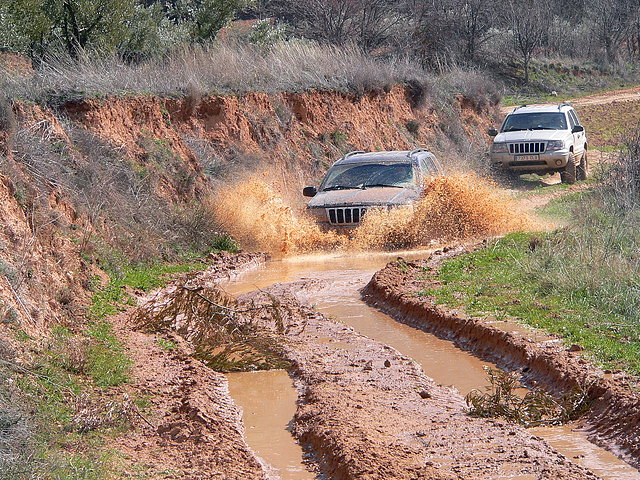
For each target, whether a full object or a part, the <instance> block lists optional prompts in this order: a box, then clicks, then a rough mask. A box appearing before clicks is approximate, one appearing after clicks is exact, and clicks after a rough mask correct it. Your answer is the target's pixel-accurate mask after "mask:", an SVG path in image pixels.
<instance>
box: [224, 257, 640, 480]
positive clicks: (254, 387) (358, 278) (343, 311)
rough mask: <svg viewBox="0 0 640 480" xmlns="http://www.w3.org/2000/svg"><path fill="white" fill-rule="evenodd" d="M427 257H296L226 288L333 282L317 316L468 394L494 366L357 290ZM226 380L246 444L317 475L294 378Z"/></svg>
mask: <svg viewBox="0 0 640 480" xmlns="http://www.w3.org/2000/svg"><path fill="white" fill-rule="evenodd" d="M426 255H427V252H402V253H398V252H395V253H394V254H372V253H367V254H363V255H349V256H331V255H322V256H306V257H296V258H290V259H285V260H278V261H272V262H269V263H268V264H267V265H265V266H262V267H260V268H258V269H256V270H253V271H250V272H247V273H245V274H243V275H241V276H239V277H237V278H235V279H234V280H232V281H229V282H226V283H225V284H223V285H222V286H223V288H224V289H225V290H227V291H228V292H229V293H230V294H232V295H240V294H242V293H246V292H250V291H253V290H256V289H258V288H264V287H267V286H270V285H273V284H275V283H278V282H290V281H294V280H299V279H308V278H318V279H325V280H330V282H327V284H328V286H327V287H326V288H324V289H322V290H319V291H313V292H311V293H307V294H306V295H307V298H306V300H307V301H309V302H310V303H312V304H313V305H315V307H316V308H317V309H318V310H319V311H320V312H322V313H324V314H326V315H329V316H332V317H334V318H336V319H339V320H340V321H341V322H343V323H345V324H347V325H350V326H352V327H353V328H355V329H356V330H357V331H358V332H360V333H362V334H364V335H367V336H368V337H370V338H373V339H375V340H378V341H381V342H383V343H385V344H387V345H390V346H392V347H394V348H396V349H397V350H398V351H400V352H401V353H403V354H405V355H407V356H409V357H411V358H413V359H414V360H415V361H416V362H417V363H418V364H420V365H421V366H422V368H423V370H424V372H425V374H426V375H427V376H429V377H431V378H433V379H434V380H435V381H436V382H438V383H440V384H442V385H447V386H449V385H450V386H453V387H455V388H457V389H458V390H459V391H460V393H461V394H463V395H465V394H466V393H468V392H469V391H470V390H471V389H474V388H478V389H482V388H483V387H484V386H485V385H486V383H487V381H486V374H485V370H484V367H485V366H491V365H490V364H488V363H487V362H484V361H482V360H480V359H478V358H477V357H474V356H473V355H471V354H469V353H467V352H465V351H463V350H460V349H458V348H457V347H455V346H454V345H453V344H452V343H451V342H448V341H446V340H442V339H440V338H438V337H436V336H434V335H431V334H428V333H425V332H423V331H421V330H418V329H415V328H413V327H410V326H408V325H405V324H402V323H400V322H397V321H395V320H393V319H392V318H391V317H389V316H388V315H385V314H383V313H381V312H379V311H378V310H376V309H374V308H371V307H369V306H368V305H366V304H365V303H364V302H363V301H362V300H361V299H360V293H359V290H360V289H361V288H362V287H363V286H364V285H365V284H366V283H367V281H368V280H369V279H370V278H371V276H372V275H373V273H375V271H376V270H379V269H380V268H382V267H383V266H384V265H385V264H386V263H387V262H388V261H389V260H390V259H392V258H395V257H397V256H402V257H403V258H406V259H410V258H414V257H425V256H426ZM507 327H508V328H511V329H514V330H522V329H523V328H524V327H521V326H516V325H508V326H507ZM531 335H536V334H535V333H532V334H531ZM229 380H230V389H231V395H232V397H233V398H234V400H235V401H236V402H237V403H238V404H239V405H240V406H241V407H242V409H243V411H244V417H243V418H244V422H245V428H246V431H247V442H248V443H249V445H250V446H251V447H252V448H253V449H254V451H256V453H257V454H258V456H260V457H261V458H262V459H264V461H265V462H267V463H268V464H270V465H271V466H272V467H273V468H274V469H275V470H276V472H277V474H278V475H279V476H280V478H282V479H283V480H307V479H314V478H317V477H316V476H315V474H313V473H311V472H309V471H308V470H306V469H305V468H304V460H303V452H302V449H301V448H300V446H299V445H298V444H297V443H296V442H295V440H294V438H293V437H292V436H291V435H290V433H289V431H288V430H287V428H288V423H289V421H290V420H291V419H292V417H293V414H294V412H295V408H296V404H295V402H296V398H297V396H296V391H295V389H294V388H293V385H292V383H291V380H290V379H289V377H288V376H287V375H286V374H285V373H284V372H279V373H274V372H254V373H248V374H231V375H229ZM532 433H534V434H535V435H538V436H540V437H543V438H544V439H545V440H546V441H547V442H548V443H549V444H550V445H552V446H553V447H555V448H556V449H557V450H559V451H560V452H561V453H563V454H564V455H566V456H567V457H568V458H570V459H571V460H573V461H574V462H575V463H578V464H581V465H583V466H585V467H586V468H588V469H590V470H591V471H593V472H594V473H595V474H597V475H599V476H601V477H602V478H603V479H605V480H640V472H638V470H636V469H634V468H632V467H631V466H629V465H628V464H627V463H625V462H624V461H622V460H620V459H618V458H617V457H615V456H614V455H613V454H611V453H610V452H608V451H606V450H604V449H602V448H600V447H597V446H596V445H594V444H592V443H591V442H589V441H588V440H587V438H586V435H585V434H584V433H583V432H580V431H574V429H573V428H572V426H571V425H565V426H562V427H552V428H537V429H533V430H532Z"/></svg>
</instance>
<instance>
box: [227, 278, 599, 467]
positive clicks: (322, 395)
mask: <svg viewBox="0 0 640 480" xmlns="http://www.w3.org/2000/svg"><path fill="white" fill-rule="evenodd" d="M320 288H323V285H322V282H321V281H318V280H307V281H305V280H303V281H300V282H295V283H290V284H278V285H275V286H273V287H269V288H266V289H263V290H262V291H260V292H254V293H250V294H247V295H245V296H243V297H240V299H239V300H240V302H241V304H244V305H246V306H253V307H255V306H256V305H260V304H265V305H270V304H272V302H273V299H274V298H277V299H278V302H279V303H280V305H281V307H282V308H283V311H286V312H287V314H286V315H285V316H284V317H283V318H282V319H281V321H282V322H283V323H282V324H281V325H280V326H279V327H278V326H277V325H276V324H275V323H274V322H273V318H272V317H271V316H268V315H265V316H264V317H263V318H262V321H264V322H266V323H267V324H271V326H272V328H274V329H278V330H279V331H280V332H281V334H280V335H281V337H280V338H281V342H282V343H281V345H282V354H283V355H284V357H285V358H286V359H287V360H289V361H290V362H291V365H292V367H291V373H292V374H293V376H294V379H295V381H296V384H297V386H298V388H299V391H300V393H301V403H300V404H299V407H298V412H297V414H296V417H295V425H294V431H295V434H296V436H297V437H298V438H299V439H300V441H301V442H302V443H303V445H306V446H307V447H309V448H311V449H312V451H313V452H314V453H315V454H316V456H317V458H318V461H319V464H320V468H321V471H322V472H323V473H325V474H326V475H327V476H328V478H332V479H383V478H384V479H388V478H393V479H419V478H429V479H454V478H465V479H489V478H491V479H495V478H543V479H587V478H597V477H596V476H595V475H593V474H592V473H590V472H588V471H586V470H585V469H583V468H582V467H579V466H577V465H575V464H573V463H572V462H570V461H569V460H568V459H567V458H565V457H564V456H562V455H560V454H559V453H557V452H556V451H554V450H553V449H552V448H551V447H549V446H548V445H547V444H546V443H545V442H544V441H543V440H542V439H540V438H538V437H536V436H534V435H531V434H529V433H528V432H527V431H526V430H524V429H523V428H520V427H518V426H515V425H510V424H507V423H506V422H502V421H496V420H491V419H479V418H472V417H469V416H467V415H466V413H465V404H464V400H463V398H462V396H461V395H460V394H459V393H457V391H455V390H454V389H451V388H448V387H442V386H438V385H437V384H436V383H435V382H434V381H433V380H431V379H430V378H428V377H426V376H425V375H424V373H422V371H421V369H420V368H419V366H418V365H417V364H416V363H415V362H414V361H412V360H411V359H409V358H407V357H405V356H403V355H402V354H400V353H399V352H398V351H396V350H395V349H393V348H391V347H389V346H386V345H384V344H382V343H380V342H377V341H374V340H371V339H370V338H368V337H365V336H363V335H360V334H358V333H356V332H355V331H354V330H353V329H352V328H350V327H347V326H345V325H344V324H342V323H339V322H336V321H333V320H331V319H329V318H327V317H325V316H323V315H321V314H319V313H317V312H315V311H313V310H311V309H309V308H307V307H304V306H301V305H300V304H299V303H298V301H297V300H296V299H295V297H294V295H295V293H296V290H306V291H308V290H310V289H320Z"/></svg>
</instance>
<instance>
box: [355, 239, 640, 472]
mask: <svg viewBox="0 0 640 480" xmlns="http://www.w3.org/2000/svg"><path fill="white" fill-rule="evenodd" d="M465 250H466V249H464V248H461V247H460V248H457V249H453V250H450V251H448V252H447V253H444V252H441V251H439V252H436V253H437V254H436V255H433V256H432V257H430V258H429V259H425V260H423V261H418V262H409V263H406V262H401V264H400V263H398V262H395V263H391V264H389V265H388V266H387V267H386V268H385V269H383V270H382V271H380V272H378V273H377V274H376V275H375V276H374V277H373V278H372V280H371V281H370V282H369V284H368V285H367V287H366V288H365V289H364V290H363V295H364V298H365V299H366V300H367V301H368V302H369V303H370V304H373V305H375V306H377V307H379V308H381V309H382V310H384V311H386V312H387V313H389V314H391V315H392V316H393V317H394V318H395V319H397V320H399V321H404V322H407V323H409V324H411V325H412V326H414V327H417V328H420V329H423V330H426V331H428V332H431V333H435V334H436V335H438V336H441V337H443V338H446V339H448V340H451V341H453V342H454V343H455V344H456V345H458V346H459V347H461V348H463V349H465V350H469V351H471V352H472V353H474V354H475V355H477V356H479V357H480V358H482V359H485V360H488V361H492V362H495V363H496V364H497V365H498V366H500V367H501V368H504V369H507V370H510V371H518V372H519V373H520V374H521V378H522V379H523V381H524V383H525V384H528V385H530V386H543V387H544V388H545V389H546V390H549V391H551V392H556V393H558V394H563V393H568V392H570V391H572V390H574V389H576V388H578V387H583V388H587V390H588V397H589V400H590V402H591V408H590V410H589V411H588V412H587V414H586V415H585V416H584V417H582V418H581V420H580V421H581V423H582V426H583V428H586V429H587V431H588V432H589V436H590V439H591V440H592V441H593V442H594V443H596V444H599V445H601V446H604V447H606V448H607V449H609V450H611V451H614V452H617V453H618V454H619V455H622V456H623V457H624V458H625V460H626V461H627V462H629V463H631V464H632V465H634V466H635V467H638V466H640V460H639V459H640V431H639V430H638V425H639V424H640V394H639V393H638V392H637V390H636V389H634V388H632V386H633V385H632V384H631V383H630V382H629V380H631V381H632V382H633V384H634V385H636V382H635V380H633V379H627V378H626V377H625V376H624V375H620V376H611V375H605V374H604V372H603V371H601V370H599V369H597V368H596V367H594V366H593V365H592V364H590V363H589V362H588V361H587V360H586V359H584V358H582V353H581V348H580V346H577V345H573V346H571V347H569V348H566V347H565V346H564V345H563V344H562V343H561V342H557V341H553V340H551V341H549V340H543V341H540V340H536V339H534V337H533V335H531V334H528V333H526V332H524V331H505V330H503V329H501V328H500V327H499V326H496V322H495V321H492V320H491V319H490V318H485V319H480V318H470V317H468V316H466V315H464V314H462V313H461V312H459V311H456V310H451V309H448V308H444V307H442V306H438V305H435V304H434V303H433V301H432V299H430V298H428V297H423V296H417V295H416V293H417V292H418V291H421V290H424V289H426V288H428V287H431V286H433V285H434V282H436V280H435V279H434V278H433V277H431V276H429V274H428V273H426V272H427V271H435V270H437V267H438V265H439V264H440V262H441V261H442V260H443V259H445V258H450V257H451V256H454V255H457V254H459V253H461V252H463V251H465Z"/></svg>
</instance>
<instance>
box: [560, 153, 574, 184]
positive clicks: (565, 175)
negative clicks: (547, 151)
mask: <svg viewBox="0 0 640 480" xmlns="http://www.w3.org/2000/svg"><path fill="white" fill-rule="evenodd" d="M576 174H577V168H576V159H575V157H574V156H573V155H571V157H569V160H568V161H567V166H566V167H564V169H562V170H560V180H561V181H562V183H566V184H568V185H571V184H573V183H576Z"/></svg>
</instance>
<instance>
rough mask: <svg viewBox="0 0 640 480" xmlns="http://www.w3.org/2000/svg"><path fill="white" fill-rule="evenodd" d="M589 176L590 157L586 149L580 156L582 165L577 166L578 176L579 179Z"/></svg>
mask: <svg viewBox="0 0 640 480" xmlns="http://www.w3.org/2000/svg"><path fill="white" fill-rule="evenodd" d="M588 176H589V159H588V158H587V151H586V150H585V151H584V153H583V154H582V157H581V158H580V165H578V166H577V167H576V178H577V179H578V180H586V179H587V177H588Z"/></svg>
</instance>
